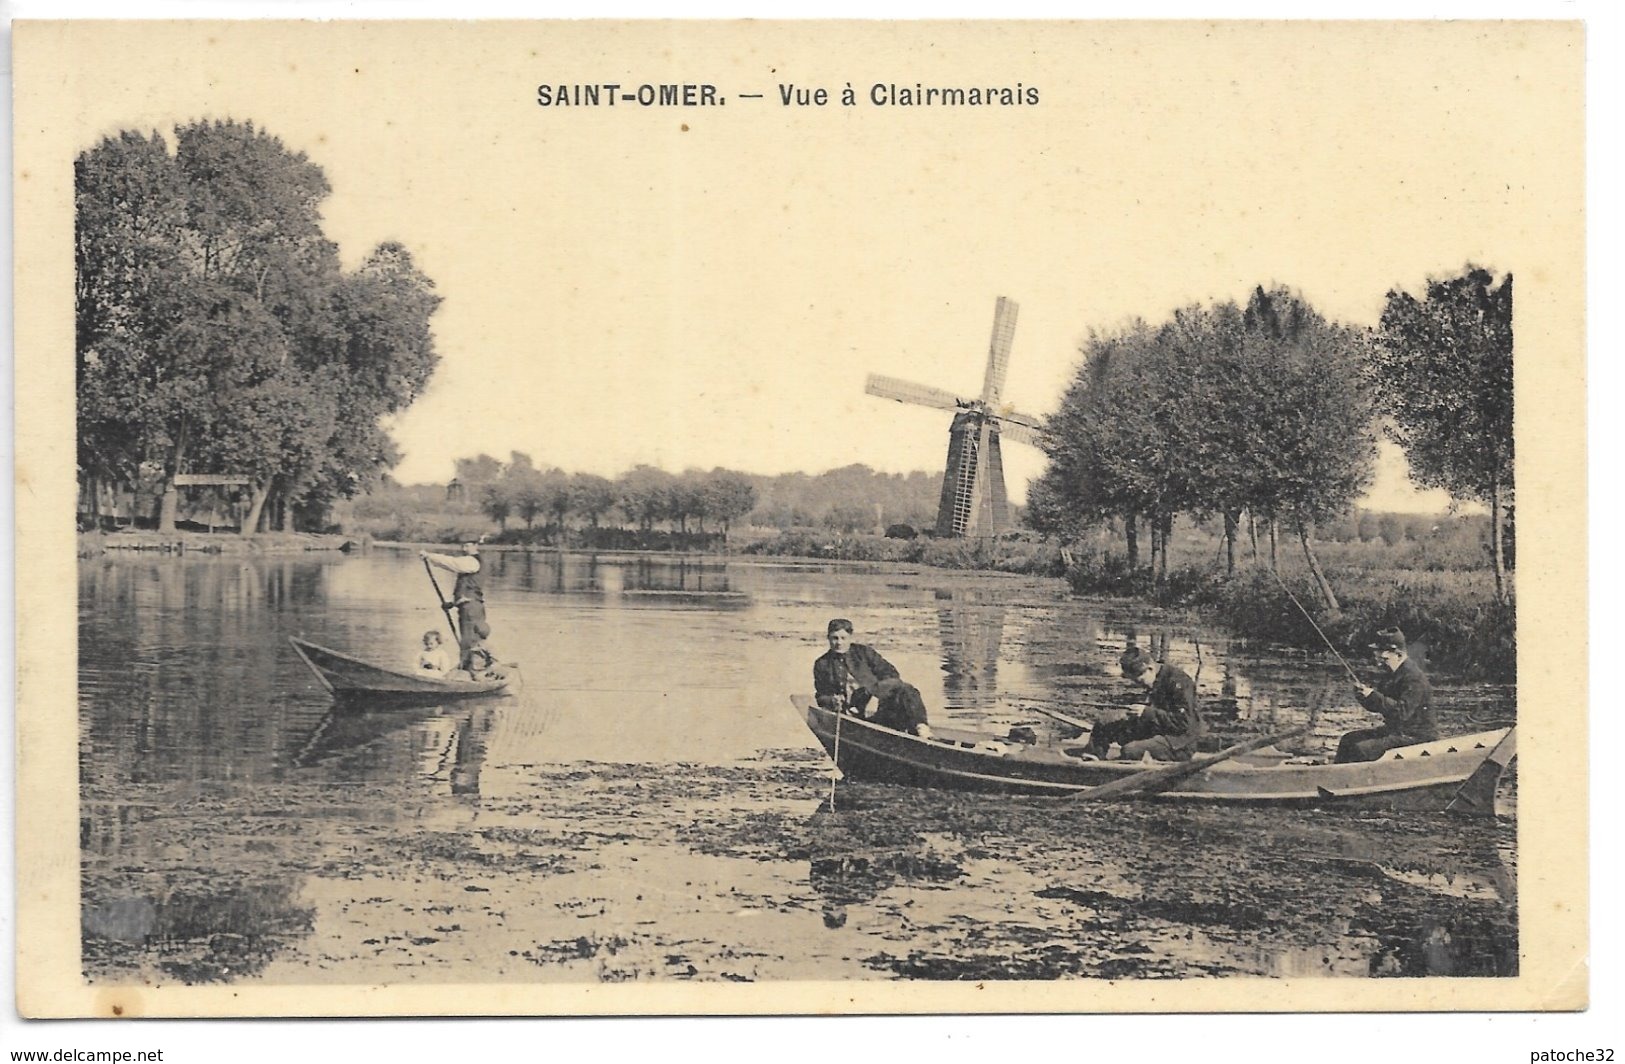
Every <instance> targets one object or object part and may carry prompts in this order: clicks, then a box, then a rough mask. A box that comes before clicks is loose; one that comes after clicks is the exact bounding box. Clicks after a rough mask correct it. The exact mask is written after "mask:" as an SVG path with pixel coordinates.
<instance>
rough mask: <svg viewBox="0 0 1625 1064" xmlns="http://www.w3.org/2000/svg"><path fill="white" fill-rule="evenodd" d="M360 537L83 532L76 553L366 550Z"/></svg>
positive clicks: (365, 544)
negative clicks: (115, 551) (116, 551)
mask: <svg viewBox="0 0 1625 1064" xmlns="http://www.w3.org/2000/svg"><path fill="white" fill-rule="evenodd" d="M369 545H370V544H369V541H368V540H367V539H366V538H365V537H360V536H328V535H317V534H315V533H308V532H263V533H258V534H256V535H252V536H240V535H237V534H235V533H231V532H213V533H211V532H151V531H145V530H142V531H130V530H125V531H122V532H81V533H79V537H78V547H77V554H78V556H79V557H81V558H94V557H95V556H97V555H98V554H101V553H103V552H105V551H112V550H140V551H158V552H160V553H164V554H303V553H305V552H306V551H330V550H336V551H346V552H348V551H353V550H366V549H367V547H368V546H369Z"/></svg>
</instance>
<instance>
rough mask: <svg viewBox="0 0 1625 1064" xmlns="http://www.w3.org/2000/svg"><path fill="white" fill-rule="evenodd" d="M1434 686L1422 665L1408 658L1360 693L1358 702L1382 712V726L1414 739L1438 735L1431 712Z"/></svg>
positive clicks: (1430, 737) (1371, 709)
mask: <svg viewBox="0 0 1625 1064" xmlns="http://www.w3.org/2000/svg"><path fill="white" fill-rule="evenodd" d="M1432 698H1433V689H1432V688H1431V687H1429V686H1428V678H1427V676H1426V675H1424V674H1423V672H1422V668H1421V666H1420V665H1418V664H1416V662H1414V661H1412V660H1411V659H1410V658H1406V659H1405V660H1404V661H1402V662H1400V663H1399V668H1397V669H1395V670H1394V671H1393V672H1391V673H1389V674H1388V675H1387V676H1386V677H1384V678H1383V679H1382V680H1381V682H1379V683H1378V684H1377V685H1376V689H1375V690H1373V691H1372V692H1371V693H1370V694H1368V695H1362V696H1361V697H1360V705H1362V706H1364V707H1365V708H1367V709H1369V710H1370V711H1371V712H1373V713H1381V714H1382V724H1383V728H1384V730H1386V731H1387V733H1388V734H1389V735H1398V736H1403V737H1404V738H1406V739H1414V740H1416V741H1417V742H1419V743H1421V742H1432V741H1433V740H1434V739H1437V738H1438V737H1439V722H1438V721H1437V720H1435V719H1434V716H1433V705H1432Z"/></svg>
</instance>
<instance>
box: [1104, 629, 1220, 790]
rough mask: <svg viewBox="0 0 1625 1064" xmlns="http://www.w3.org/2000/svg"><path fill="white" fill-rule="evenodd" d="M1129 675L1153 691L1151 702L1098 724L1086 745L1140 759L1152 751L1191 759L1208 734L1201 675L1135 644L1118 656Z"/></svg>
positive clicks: (1160, 756) (1163, 757)
mask: <svg viewBox="0 0 1625 1064" xmlns="http://www.w3.org/2000/svg"><path fill="white" fill-rule="evenodd" d="M1117 663H1118V665H1119V666H1121V667H1122V670H1123V678H1124V679H1126V680H1130V681H1132V682H1134V683H1138V684H1139V685H1140V686H1142V687H1144V688H1145V689H1146V690H1147V692H1149V693H1148V694H1147V696H1146V700H1145V708H1144V709H1142V710H1140V712H1138V713H1136V714H1133V715H1132V716H1128V717H1124V718H1123V719H1122V720H1114V721H1108V722H1106V723H1105V724H1097V725H1095V730H1094V732H1093V734H1091V735H1090V736H1089V745H1088V746H1086V747H1085V748H1084V749H1085V750H1087V751H1088V752H1089V753H1091V754H1094V755H1095V756H1096V757H1106V756H1108V755H1109V754H1110V753H1111V748H1112V744H1113V743H1116V744H1117V745H1118V746H1119V747H1120V748H1121V749H1120V752H1119V756H1120V757H1123V758H1125V759H1127V760H1130V761H1138V760H1140V759H1141V758H1143V757H1145V756H1146V755H1147V754H1149V755H1150V756H1151V759H1152V760H1153V761H1189V760H1190V757H1191V755H1192V754H1193V753H1195V751H1196V741H1197V740H1198V739H1199V738H1201V736H1202V715H1201V713H1200V712H1199V711H1198V710H1197V708H1196V681H1195V680H1193V679H1191V678H1190V677H1189V676H1188V675H1186V673H1185V671H1184V670H1183V669H1179V668H1176V667H1174V666H1172V665H1169V664H1167V663H1166V662H1157V661H1155V660H1153V659H1152V657H1151V655H1150V653H1149V652H1147V651H1145V650H1142V649H1140V648H1139V647H1134V646H1131V647H1129V648H1128V649H1127V650H1125V651H1123V656H1122V657H1121V658H1118V659H1117Z"/></svg>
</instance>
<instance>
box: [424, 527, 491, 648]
mask: <svg viewBox="0 0 1625 1064" xmlns="http://www.w3.org/2000/svg"><path fill="white" fill-rule="evenodd" d="M418 557H420V558H422V559H424V560H425V561H427V562H428V563H429V564H430V565H434V566H438V567H439V568H441V569H444V570H446V571H447V572H449V573H454V574H456V576H457V582H456V583H455V584H453V585H452V588H451V601H450V602H444V603H441V606H440V608H441V609H443V610H446V611H447V612H448V613H449V612H450V611H451V610H452V609H453V608H455V609H456V610H457V644H458V651H459V653H458V658H457V667H458V668H459V669H464V670H466V671H468V672H470V673H472V672H473V671H474V651H475V649H476V648H481V644H483V643H484V642H485V640H487V639H489V638H491V623H490V622H489V621H487V620H486V619H485V589H484V588H482V587H481V586H480V545H479V544H478V543H464V544H463V553H462V555H461V556H458V555H453V554H435V553H434V552H433V551H426V550H422V551H418ZM488 653H489V652H487V654H488Z"/></svg>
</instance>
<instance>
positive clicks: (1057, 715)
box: [1026, 706, 1095, 731]
mask: <svg viewBox="0 0 1625 1064" xmlns="http://www.w3.org/2000/svg"><path fill="white" fill-rule="evenodd" d="M1026 708H1027V709H1030V710H1032V711H1033V712H1034V713H1042V714H1044V716H1046V717H1050V718H1052V719H1054V720H1058V721H1060V722H1061V723H1062V724H1070V725H1071V726H1072V727H1074V728H1081V729H1082V730H1084V731H1093V730H1094V728H1095V726H1094V725H1093V724H1091V723H1089V722H1088V721H1086V720H1079V719H1078V718H1077V717H1069V716H1067V715H1066V714H1065V713H1062V712H1061V711H1059V710H1055V709H1045V708H1044V707H1043V706H1027V707H1026Z"/></svg>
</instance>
